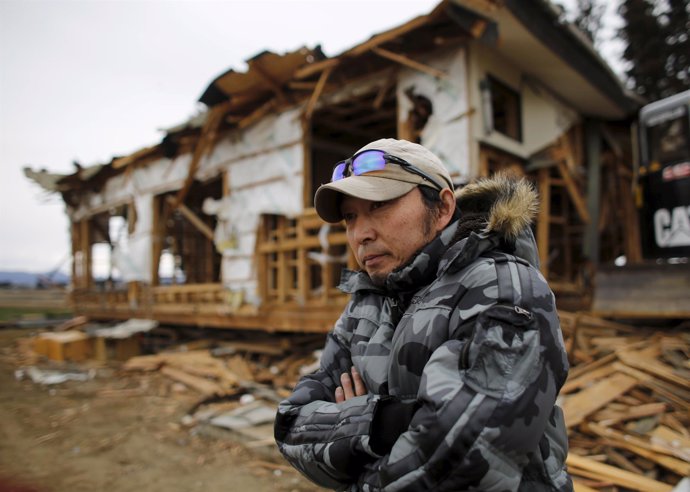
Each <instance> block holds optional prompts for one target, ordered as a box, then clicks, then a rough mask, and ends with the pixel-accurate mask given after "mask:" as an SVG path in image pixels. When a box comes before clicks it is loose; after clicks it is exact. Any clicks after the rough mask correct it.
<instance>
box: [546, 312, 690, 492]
mask: <svg viewBox="0 0 690 492" xmlns="http://www.w3.org/2000/svg"><path fill="white" fill-rule="evenodd" d="M559 314H560V317H561V325H562V328H563V334H564V338H565V343H566V347H567V349H568V354H569V358H570V363H571V369H570V373H569V376H568V380H567V382H566V384H565V385H564V386H563V388H562V389H561V393H560V395H561V396H560V398H561V406H562V407H563V411H564V413H565V419H566V425H567V428H568V434H569V442H570V453H569V456H568V460H567V463H568V469H569V471H570V473H571V475H572V476H573V478H574V480H575V481H576V485H577V487H576V490H577V491H584V492H587V491H590V490H628V489H629V490H641V491H660V492H661V491H671V490H674V488H673V487H674V485H676V484H678V482H679V481H680V480H681V479H682V478H683V477H688V476H690V432H689V431H688V429H690V363H689V362H688V361H689V355H690V333H689V332H688V331H687V329H685V330H683V329H676V330H666V331H664V330H659V329H647V328H641V327H633V326H628V325H624V324H620V323H614V322H611V321H606V320H603V319H600V318H596V317H593V316H589V315H586V314H572V313H567V312H563V311H561V312H560V313H559Z"/></svg>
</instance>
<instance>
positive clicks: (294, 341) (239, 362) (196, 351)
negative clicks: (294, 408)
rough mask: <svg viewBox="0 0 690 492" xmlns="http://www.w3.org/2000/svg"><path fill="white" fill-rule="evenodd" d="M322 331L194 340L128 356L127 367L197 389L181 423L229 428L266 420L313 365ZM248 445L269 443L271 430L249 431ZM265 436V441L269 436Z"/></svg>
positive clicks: (124, 366)
mask: <svg viewBox="0 0 690 492" xmlns="http://www.w3.org/2000/svg"><path fill="white" fill-rule="evenodd" d="M323 343H324V337H323V335H305V336H287V335H286V336H279V335H273V336H270V337H269V336H266V337H263V338H262V337H261V336H260V335H259V336H258V337H254V338H252V339H251V340H243V341H240V340H237V341H224V342H211V341H209V340H198V341H196V342H192V343H189V344H184V345H181V346H178V347H176V348H173V349H171V350H168V351H166V352H161V353H158V354H154V355H143V356H137V357H132V358H130V359H129V360H128V361H127V362H126V363H125V364H124V365H123V366H122V368H123V369H124V370H126V371H146V372H148V371H158V372H159V373H160V374H163V375H164V376H166V377H167V378H169V379H171V380H172V381H174V382H175V384H181V385H184V386H185V387H187V388H191V389H192V390H194V391H196V392H198V393H199V394H200V399H199V400H198V401H197V403H196V404H195V405H193V407H192V408H191V409H190V410H189V411H188V415H187V417H186V418H185V421H184V422H183V423H184V424H185V425H186V426H190V427H191V426H193V425H196V424H202V423H210V424H211V425H215V426H218V427H224V428H228V429H232V430H239V429H246V428H250V427H257V426H260V425H263V424H271V425H270V428H271V429H272V422H273V418H274V416H275V406H276V404H277V403H278V402H280V401H281V400H283V399H284V398H286V397H287V396H288V395H289V394H290V392H291V390H292V388H293V387H294V385H295V384H296V383H297V380H298V379H299V377H300V376H301V375H302V374H306V373H307V372H311V371H312V370H314V369H316V367H317V365H318V358H319V353H318V350H317V349H318V348H320V347H321V346H322V345H323ZM254 434H255V435H254V439H253V440H252V442H253V444H256V445H271V446H273V444H274V442H273V439H272V431H270V429H269V430H268V432H265V433H264V434H265V435H264V434H256V433H254ZM269 438H270V439H269Z"/></svg>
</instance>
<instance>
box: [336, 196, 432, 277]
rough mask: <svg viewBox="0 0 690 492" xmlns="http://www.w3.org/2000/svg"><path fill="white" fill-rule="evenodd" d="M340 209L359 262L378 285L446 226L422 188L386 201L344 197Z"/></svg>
mask: <svg viewBox="0 0 690 492" xmlns="http://www.w3.org/2000/svg"><path fill="white" fill-rule="evenodd" d="M341 211H342V213H343V218H344V221H345V227H346V229H347V242H348V244H349V245H350V248H352V251H353V252H354V254H355V258H356V259H357V263H359V266H360V267H361V268H362V269H363V270H364V271H365V272H367V273H368V274H369V276H370V277H371V279H372V280H373V281H374V283H376V284H378V285H382V284H383V282H384V281H385V280H386V277H387V276H388V274H389V273H391V272H392V271H393V270H395V269H396V268H398V267H400V266H402V265H404V264H405V263H407V262H408V261H409V260H410V259H411V258H412V255H414V254H415V253H416V252H417V251H418V250H420V249H421V248H422V247H423V246H425V245H426V244H428V243H429V242H430V241H431V240H432V239H434V237H436V234H437V233H438V232H439V231H440V229H442V228H443V227H442V226H440V225H439V223H438V222H439V221H438V220H437V219H435V218H434V216H433V215H432V214H431V213H430V212H429V211H428V209H427V207H426V206H425V205H424V202H423V201H422V194H421V192H420V191H419V188H414V189H413V190H412V191H410V192H409V193H407V194H406V195H403V196H401V197H399V198H395V199H393V200H389V201H385V202H374V201H370V200H364V199H362V198H354V197H351V196H344V197H343V201H342V204H341Z"/></svg>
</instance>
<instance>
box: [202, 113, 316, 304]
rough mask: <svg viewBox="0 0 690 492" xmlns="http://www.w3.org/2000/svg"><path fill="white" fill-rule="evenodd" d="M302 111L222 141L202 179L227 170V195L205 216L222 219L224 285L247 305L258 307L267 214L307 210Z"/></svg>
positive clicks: (218, 240) (208, 205)
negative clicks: (261, 232)
mask: <svg viewBox="0 0 690 492" xmlns="http://www.w3.org/2000/svg"><path fill="white" fill-rule="evenodd" d="M302 134H303V131H302V125H301V108H296V109H291V110H288V111H285V112H283V113H279V114H275V115H270V116H267V117H265V118H263V119H262V120H261V121H259V122H258V123H256V124H255V125H253V126H251V127H250V128H248V129H246V130H245V131H243V132H236V133H233V134H231V135H229V136H227V137H225V138H223V139H222V140H221V141H220V142H219V143H218V144H217V145H216V147H215V148H214V149H213V152H212V154H211V155H210V156H209V159H207V160H206V161H205V162H204V164H202V166H201V167H200V169H199V172H198V174H197V175H198V176H199V177H200V178H202V179H203V177H204V176H207V175H209V176H210V175H214V174H217V173H218V172H220V170H224V171H225V172H226V179H227V182H226V185H227V190H228V194H227V195H226V196H225V197H224V198H223V199H222V200H213V199H207V200H206V201H205V202H204V212H205V213H207V214H213V215H217V219H218V225H217V227H216V230H215V232H214V236H215V237H214V242H215V245H216V249H217V250H218V251H219V252H221V253H222V255H223V262H222V265H223V266H222V281H223V284H224V285H225V286H226V287H228V288H229V289H230V290H233V291H239V292H241V293H242V295H243V296H244V299H245V301H248V302H252V303H258V302H259V301H260V300H259V299H258V298H257V294H256V292H257V278H256V264H255V257H254V254H255V249H256V236H257V230H258V228H259V219H260V217H261V215H262V214H279V215H285V216H288V217H296V216H298V215H300V214H301V213H302V212H303V211H304V204H303V202H302V190H303V186H304V183H303V163H304V150H303V141H302V139H303V137H302Z"/></svg>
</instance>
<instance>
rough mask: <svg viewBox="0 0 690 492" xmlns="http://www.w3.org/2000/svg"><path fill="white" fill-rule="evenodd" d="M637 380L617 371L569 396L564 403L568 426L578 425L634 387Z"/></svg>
mask: <svg viewBox="0 0 690 492" xmlns="http://www.w3.org/2000/svg"><path fill="white" fill-rule="evenodd" d="M637 382H638V381H637V379H635V378H633V377H630V376H627V375H625V374H620V373H615V374H613V375H612V376H609V377H607V378H606V379H601V380H599V381H598V382H596V383H595V384H593V385H592V386H589V387H588V388H586V389H584V390H582V391H580V392H579V393H576V394H574V395H572V396H569V397H568V399H567V400H565V402H564V403H563V414H564V415H565V422H566V426H567V427H568V428H570V427H573V426H575V425H578V424H579V423H580V422H582V421H583V420H584V419H585V417H587V416H588V415H590V414H592V413H594V412H596V411H597V410H598V409H600V408H601V407H603V406H604V405H606V404H607V403H609V402H611V401H613V400H615V399H616V398H617V397H619V396H620V395H622V394H624V393H626V392H627V391H629V390H630V389H632V388H634V387H635V386H636V385H637Z"/></svg>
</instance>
